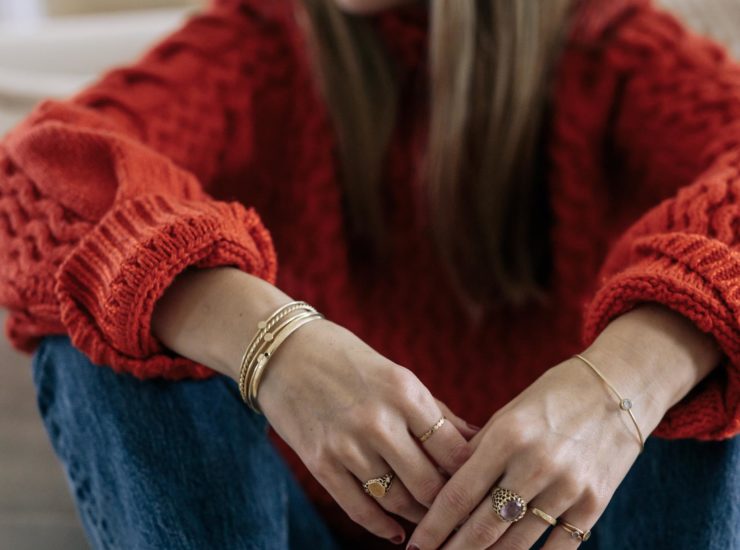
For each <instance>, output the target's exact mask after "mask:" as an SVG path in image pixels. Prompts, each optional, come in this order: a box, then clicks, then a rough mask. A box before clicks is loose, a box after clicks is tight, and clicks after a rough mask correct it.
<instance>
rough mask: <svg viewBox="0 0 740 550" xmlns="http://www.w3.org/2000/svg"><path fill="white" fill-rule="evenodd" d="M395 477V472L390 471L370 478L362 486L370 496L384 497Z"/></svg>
mask: <svg viewBox="0 0 740 550" xmlns="http://www.w3.org/2000/svg"><path fill="white" fill-rule="evenodd" d="M394 477H395V476H394V475H393V472H388V473H387V474H385V475H382V476H380V477H375V478H373V479H368V480H367V481H366V482H365V483H363V484H362V488H363V489H364V490H365V492H366V493H367V494H368V495H370V496H373V497H375V498H383V497H384V496H385V495H386V494H387V493H388V490H389V489H390V488H391V483H393V478H394Z"/></svg>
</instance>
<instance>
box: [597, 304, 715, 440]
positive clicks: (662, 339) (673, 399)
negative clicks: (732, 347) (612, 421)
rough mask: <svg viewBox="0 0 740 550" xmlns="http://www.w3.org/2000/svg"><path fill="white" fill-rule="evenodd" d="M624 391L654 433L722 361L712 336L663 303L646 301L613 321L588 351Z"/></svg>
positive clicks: (639, 418)
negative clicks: (668, 411) (675, 407)
mask: <svg viewBox="0 0 740 550" xmlns="http://www.w3.org/2000/svg"><path fill="white" fill-rule="evenodd" d="M584 355H586V356H587V357H588V358H589V359H591V360H592V361H593V362H594V363H595V364H596V365H597V366H599V368H600V370H601V371H602V372H603V373H604V375H605V376H606V377H607V378H608V379H609V380H610V381H611V382H612V383H613V384H614V386H615V387H617V388H618V389H619V390H620V392H621V393H622V394H623V395H624V396H626V397H630V398H631V399H633V401H634V403H635V415H636V416H637V417H638V421H639V422H640V424H641V427H642V428H643V429H644V430H645V431H646V432H651V431H652V430H653V429H655V427H656V426H657V425H658V423H660V420H661V419H662V418H663V416H664V414H665V412H666V411H667V410H668V409H670V408H671V407H672V406H673V405H675V404H676V403H677V402H678V401H680V400H681V399H682V398H683V397H684V396H685V395H686V394H687V393H688V392H689V391H690V390H691V389H692V388H693V387H694V386H696V385H697V384H698V383H699V382H700V381H701V380H702V379H703V378H704V377H705V376H707V374H709V372H711V370H712V369H713V368H714V367H715V366H716V365H717V363H718V362H719V360H720V358H721V355H722V352H721V350H720V349H719V347H718V346H717V344H716V341H715V340H714V339H713V338H712V336H711V335H708V334H706V333H703V332H701V331H700V330H699V329H697V328H696V326H695V325H694V324H693V323H692V322H691V321H689V320H688V319H686V318H685V317H683V316H681V315H679V314H678V313H675V312H673V311H671V310H670V309H668V308H666V307H664V306H662V305H660V304H653V303H650V304H643V305H641V306H638V307H636V308H635V309H633V310H631V311H629V312H627V313H625V314H623V315H621V316H619V317H617V318H616V319H614V320H613V321H612V322H611V323H610V324H609V325H607V327H606V328H605V329H604V330H603V332H602V333H601V334H600V335H599V337H598V338H596V340H595V341H594V342H593V343H592V345H591V346H589V348H588V349H587V350H585V351H584Z"/></svg>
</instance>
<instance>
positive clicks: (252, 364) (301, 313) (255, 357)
mask: <svg viewBox="0 0 740 550" xmlns="http://www.w3.org/2000/svg"><path fill="white" fill-rule="evenodd" d="M315 313H317V312H316V311H315V310H313V308H312V309H311V310H305V309H302V308H298V309H296V310H293V311H291V313H289V314H286V315H285V316H283V317H282V319H281V320H280V322H279V323H278V324H276V325H274V326H273V327H272V328H271V329H270V331H269V332H267V333H265V335H264V336H263V337H262V339H261V340H260V341H259V342H258V344H257V345H256V346H255V348H254V353H253V354H252V355H251V356H250V358H249V361H248V362H247V372H248V373H249V375H248V376H247V381H246V383H245V385H244V393H245V395H246V396H247V398H246V399H245V401H246V402H249V400H250V399H251V398H250V397H249V396H250V395H251V393H252V390H251V388H252V386H253V385H254V378H255V374H256V373H257V366H258V365H259V358H260V356H261V355H262V354H263V352H264V351H265V350H266V349H268V348H269V347H270V346H271V345H272V343H273V342H274V341H275V340H276V339H277V337H278V335H279V334H280V331H282V330H283V329H284V328H285V327H287V326H288V325H289V324H290V323H292V322H293V321H294V320H295V319H303V318H304V317H308V316H309V315H313V314H315Z"/></svg>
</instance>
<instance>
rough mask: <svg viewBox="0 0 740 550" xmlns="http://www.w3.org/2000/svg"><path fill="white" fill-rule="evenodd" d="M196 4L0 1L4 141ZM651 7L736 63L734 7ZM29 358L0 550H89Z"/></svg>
mask: <svg viewBox="0 0 740 550" xmlns="http://www.w3.org/2000/svg"><path fill="white" fill-rule="evenodd" d="M202 1H205V0H0V134H4V133H5V131H7V130H8V129H9V128H10V127H11V126H12V125H13V124H15V123H16V122H17V121H18V120H20V119H21V118H22V117H23V116H24V114H25V113H27V112H28V110H29V109H30V108H31V107H32V106H33V105H34V104H35V103H36V102H37V101H39V100H40V99H43V98H46V97H51V96H56V97H64V96H66V95H69V94H71V93H73V92H74V91H75V90H77V89H79V88H81V87H82V86H84V85H85V84H87V83H89V82H91V81H92V80H93V79H94V78H95V76H96V75H97V74H99V73H100V72H101V71H103V70H104V69H105V68H108V67H111V66H113V65H116V64H119V63H124V62H126V61H128V60H131V59H133V58H135V57H136V55H137V54H139V53H140V52H141V51H142V50H143V49H145V48H146V46H147V45H148V44H150V43H152V42H153V41H154V40H156V39H157V38H158V37H160V36H163V35H164V34H166V33H167V32H168V31H170V30H172V29H174V28H175V27H177V25H178V24H180V22H181V21H182V20H183V19H184V18H185V17H186V16H187V14H188V13H190V12H192V11H193V10H196V9H197V8H198V6H199V5H201V2H202ZM264 1H270V0H264ZM327 1H330V0H327ZM657 1H658V2H659V3H661V4H663V5H664V6H665V7H667V8H668V9H671V10H674V11H675V12H676V13H678V14H679V16H681V17H682V18H684V19H685V20H686V21H687V23H688V24H689V25H691V26H693V27H694V28H695V29H696V30H698V31H699V32H702V33H704V34H707V35H711V36H713V37H715V38H717V39H718V40H720V41H722V42H724V43H725V44H726V45H727V46H728V47H729V49H730V50H731V51H732V52H733V54H734V55H735V56H736V57H737V58H739V59H740V0H657ZM4 319H5V316H4V314H3V312H2V310H0V323H3V324H4ZM29 359H30V358H29V357H27V356H24V355H20V354H18V353H15V352H14V351H12V350H11V349H10V347H9V346H8V344H7V342H6V340H5V339H4V338H0V550H40V549H53V550H76V549H85V548H88V546H87V544H86V543H85V539H84V535H83V533H82V529H81V527H80V525H79V521H78V519H77V516H76V512H75V509H74V506H73V504H72V501H71V498H70V496H69V494H68V492H67V486H66V480H65V478H64V473H63V472H62V469H61V468H60V466H59V464H58V463H57V462H56V459H55V457H54V455H53V453H52V450H51V446H50V444H49V443H48V440H47V438H46V434H45V432H44V429H43V426H42V425H41V421H40V419H39V416H38V412H37V409H36V402H35V397H34V393H33V386H32V384H31V375H30V360H29Z"/></svg>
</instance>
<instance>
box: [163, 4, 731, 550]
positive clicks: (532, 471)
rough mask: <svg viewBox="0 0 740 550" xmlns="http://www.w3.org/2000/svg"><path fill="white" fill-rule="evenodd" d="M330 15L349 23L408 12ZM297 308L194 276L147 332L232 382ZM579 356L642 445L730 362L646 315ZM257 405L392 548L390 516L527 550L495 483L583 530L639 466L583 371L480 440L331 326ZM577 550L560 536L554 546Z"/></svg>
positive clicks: (403, 374)
mask: <svg viewBox="0 0 740 550" xmlns="http://www.w3.org/2000/svg"><path fill="white" fill-rule="evenodd" d="M335 1H336V3H337V5H338V6H339V7H340V8H341V9H343V10H345V11H347V12H351V13H356V14H369V13H374V12H377V11H380V10H383V9H387V8H390V7H393V6H398V5H401V4H410V3H412V2H411V1H409V0H335ZM290 300H291V297H289V296H288V295H287V294H285V293H284V292H282V291H281V290H279V289H277V288H275V287H274V286H273V285H270V284H269V283H267V282H265V281H263V280H261V279H259V278H257V277H253V276H251V275H248V274H246V273H243V272H241V271H239V270H236V269H233V268H215V269H207V270H188V271H186V272H185V273H183V274H181V275H180V276H178V277H177V279H176V280H175V281H174V282H173V284H172V285H171V286H170V287H169V288H168V290H167V291H166V293H165V295H164V296H163V297H162V298H161V299H160V300H159V301H158V303H157V305H156V308H155V312H154V318H153V331H154V334H155V336H157V337H158V338H159V339H160V340H161V341H162V342H163V343H164V344H165V345H167V346H168V347H169V348H171V349H172V350H173V351H175V352H177V353H179V354H181V355H183V356H185V357H189V358H191V359H193V360H195V361H198V362H199V363H201V364H204V365H207V366H209V367H211V368H213V369H214V370H217V371H219V372H222V373H224V374H226V375H228V376H231V377H232V378H235V379H236V378H238V369H239V364H240V361H241V354H242V353H243V352H244V346H245V345H246V344H247V342H248V339H249V338H251V335H252V334H253V330H254V328H253V327H256V324H257V322H258V321H259V320H262V319H264V318H266V317H267V316H268V315H269V314H270V313H271V312H272V311H274V310H275V309H276V308H277V307H279V306H281V305H283V304H285V303H287V302H288V301H290ZM250 327H252V328H250ZM582 353H583V355H585V356H586V357H588V358H589V359H590V360H591V361H592V362H593V363H595V364H596V365H597V366H598V367H599V368H600V370H601V371H602V372H603V373H604V375H605V376H606V377H607V379H608V380H609V381H610V382H611V383H612V384H613V385H614V386H615V387H616V388H618V389H619V390H620V392H621V393H622V395H624V396H627V397H629V398H630V399H631V400H632V401H633V403H634V407H633V412H634V414H635V416H636V418H637V420H638V422H639V425H640V428H641V429H642V432H643V434H645V436H646V437H647V435H648V434H649V433H650V432H652V430H653V429H654V428H655V427H656V426H657V425H658V423H659V422H660V420H661V418H662V417H663V416H664V415H665V413H666V411H667V410H668V409H669V408H670V407H672V406H673V405H674V404H675V403H677V402H678V401H680V400H681V399H682V398H683V397H684V396H685V395H686V394H687V393H688V392H689V391H690V390H691V388H693V387H694V386H696V385H697V384H698V383H699V382H700V381H701V380H702V379H703V378H704V377H705V376H706V375H707V374H708V373H709V372H710V371H711V370H712V369H713V368H714V367H715V366H716V365H717V364H718V363H719V361H720V359H721V357H722V354H721V351H720V349H719V348H718V346H717V344H716V342H715V341H714V340H713V339H712V338H711V337H710V336H709V335H707V334H704V333H702V332H701V331H699V330H698V329H697V328H696V327H695V326H694V325H693V324H692V323H691V322H689V321H688V320H687V319H686V318H684V317H682V316H680V315H678V314H676V313H674V312H672V311H670V310H668V309H666V308H664V307H663V306H660V305H658V304H649V303H648V304H641V305H639V306H637V307H635V308H634V309H633V310H631V311H629V312H627V313H625V314H623V315H621V316H620V317H618V318H616V319H615V320H614V321H612V322H611V323H610V324H609V325H608V326H607V327H606V328H605V329H604V331H603V332H602V333H601V334H600V335H599V337H598V338H597V339H596V340H595V341H594V342H593V343H592V344H591V345H590V346H589V347H588V349H586V350H582ZM258 401H259V404H260V406H261V408H262V410H263V411H264V413H265V415H266V417H267V419H268V420H269V421H270V424H271V425H272V426H273V428H274V429H275V430H276V431H277V433H278V434H279V435H280V436H281V437H282V438H283V439H284V440H285V441H286V442H287V443H288V444H289V445H290V446H291V447H292V448H293V449H294V450H295V451H296V453H297V454H298V456H300V458H301V459H302V460H303V462H304V463H305V464H306V466H307V467H308V469H309V470H310V471H311V472H312V473H313V475H314V476H315V477H316V478H317V479H318V481H319V482H320V483H321V484H322V485H323V486H324V487H325V488H326V489H327V491H328V492H329V493H330V494H331V495H332V496H333V497H334V499H335V500H336V501H337V502H338V503H339V505H340V506H341V507H342V508H343V509H344V510H345V511H346V512H347V514H348V515H349V516H350V517H351V518H352V519H353V520H354V521H356V522H357V523H358V524H360V525H362V526H363V527H365V528H366V529H368V530H369V531H370V532H372V533H374V534H376V535H377V536H379V537H384V538H387V539H389V540H392V541H393V542H395V543H398V544H401V543H402V542H404V540H405V538H406V533H404V531H403V529H402V527H401V526H400V524H399V523H398V522H397V521H396V520H395V519H393V517H392V515H393V514H395V515H398V516H402V517H404V518H407V519H409V520H411V521H412V522H413V523H418V526H417V527H416V529H415V531H414V532H413V534H412V536H411V537H410V539H409V544H408V547H409V548H410V549H412V550H413V548H419V549H422V550H427V549H432V548H439V547H444V548H446V549H450V550H453V549H466V550H470V549H478V548H480V549H485V548H501V549H504V548H506V549H513V550H519V549H525V548H529V547H530V546H531V545H532V544H533V543H534V542H535V541H536V540H537V539H538V538H539V537H540V535H541V534H542V533H543V532H544V531H545V529H546V528H547V527H548V525H547V524H546V523H545V522H543V521H542V520H541V519H539V518H537V517H535V516H534V515H532V514H530V513H527V515H526V516H525V517H524V518H523V519H522V520H520V521H518V522H516V523H514V524H510V523H506V522H504V521H502V520H501V519H499V518H498V516H497V515H496V514H495V512H494V511H493V510H492V508H491V504H490V500H489V498H488V495H489V494H490V490H491V488H492V487H493V486H495V485H500V486H502V487H505V488H507V489H511V490H513V491H516V492H517V493H518V494H520V495H521V496H522V497H523V498H524V499H525V500H526V501H528V502H529V505H530V506H536V507H538V508H541V509H542V510H544V511H545V512H547V513H549V514H550V515H552V516H554V517H562V518H563V519H565V520H566V521H568V522H569V523H571V524H573V525H575V526H577V527H579V528H580V529H583V530H586V529H590V528H591V527H592V526H593V525H594V524H595V523H596V521H597V519H598V518H599V516H600V515H601V514H602V512H603V511H604V509H605V508H606V505H607V504H608V502H609V500H610V499H611V497H612V495H613V493H614V491H615V490H616V489H617V487H618V485H619V483H620V482H621V480H622V479H623V478H624V476H625V475H626V473H627V472H628V470H629V468H630V467H631V466H632V464H633V462H634V460H635V459H636V458H637V456H638V454H639V452H640V446H639V440H638V438H637V433H636V430H635V427H634V425H632V423H631V421H630V420H629V417H628V416H627V414H626V413H624V412H623V411H620V410H619V408H618V406H617V401H616V398H615V396H614V395H613V394H612V393H611V392H610V390H609V389H608V388H607V387H606V386H605V385H604V384H603V382H602V381H601V380H600V379H599V378H598V377H597V376H596V375H595V374H594V373H593V372H592V371H591V370H590V369H589V368H588V367H587V366H586V365H585V364H584V363H582V362H581V361H580V360H578V359H573V358H571V359H566V360H565V361H563V362H561V363H559V364H557V365H554V366H552V367H551V368H549V369H548V370H547V371H546V372H545V374H543V375H542V376H541V377H540V378H539V379H538V380H537V381H535V382H534V383H533V384H532V385H531V386H530V387H529V388H527V389H526V390H525V391H524V392H522V393H521V394H520V395H519V396H517V397H516V398H514V399H513V400H512V401H511V402H510V403H509V404H508V405H506V406H505V407H504V408H503V409H501V410H499V411H491V413H492V416H491V418H490V420H489V421H488V422H487V423H486V425H485V426H484V427H483V429H482V430H478V429H476V428H475V427H472V426H470V425H468V424H467V423H466V422H464V421H463V420H462V419H460V418H458V417H457V416H455V415H454V414H453V413H452V412H451V411H449V409H448V408H447V407H446V406H445V405H444V404H443V403H441V402H439V401H438V400H436V399H435V398H434V396H433V395H432V394H431V393H430V392H429V390H428V389H427V388H426V387H424V385H423V384H422V383H421V382H420V381H419V380H418V378H417V377H416V376H414V374H413V373H412V372H410V371H409V370H408V369H406V368H404V367H403V366H401V365H398V364H396V363H393V362H392V361H390V360H389V359H387V358H385V357H383V356H382V355H380V354H378V353H377V352H376V351H375V350H373V349H372V348H371V347H370V346H368V345H367V344H366V343H364V342H363V341H362V340H360V339H359V338H358V337H357V336H356V335H354V334H353V333H351V332H350V331H349V330H347V329H345V328H344V327H342V326H340V325H337V324H335V323H333V322H331V321H330V320H319V321H314V322H312V323H309V324H307V325H305V326H304V327H302V328H301V329H300V330H298V331H297V332H296V333H294V334H293V335H291V337H290V338H289V339H288V340H286V341H285V342H284V343H283V344H282V345H281V346H280V348H279V350H278V352H277V353H276V354H275V356H274V357H273V358H272V359H271V361H270V364H269V368H268V369H267V371H266V374H265V377H264V379H263V382H262V385H261V388H260V393H259V396H258ZM443 414H444V415H446V416H447V417H448V418H449V419H450V422H447V423H445V424H444V425H443V426H442V428H440V429H439V430H438V431H437V432H436V433H435V434H434V436H433V437H431V438H430V439H428V440H427V441H426V442H425V443H423V444H419V443H418V441H417V439H416V438H415V436H417V435H418V434H421V433H423V432H425V431H426V430H427V429H428V428H429V426H431V425H432V424H433V423H434V422H435V421H436V420H437V419H438V418H440V416H442V415H443ZM422 449H423V450H422ZM424 451H426V453H425V452H424ZM438 466H439V468H438ZM389 470H393V471H394V472H395V473H396V475H397V478H396V480H395V481H394V484H393V486H392V489H391V490H390V491H389V493H388V495H387V496H386V497H384V498H383V499H378V500H375V499H372V498H370V497H368V496H367V495H365V494H364V493H363V492H362V490H361V488H360V481H364V480H367V479H370V478H373V477H377V476H380V475H382V474H384V473H385V472H387V471H389ZM440 470H441V471H440ZM456 526H458V527H459V528H458V529H457V530H456V531H455V527H456ZM577 546H578V542H577V541H574V540H573V539H571V538H569V537H568V535H567V533H566V532H565V531H564V530H563V529H560V528H556V529H553V531H552V533H551V535H550V537H549V539H548V542H547V545H546V547H545V548H546V550H566V549H572V548H576V547H577Z"/></svg>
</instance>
